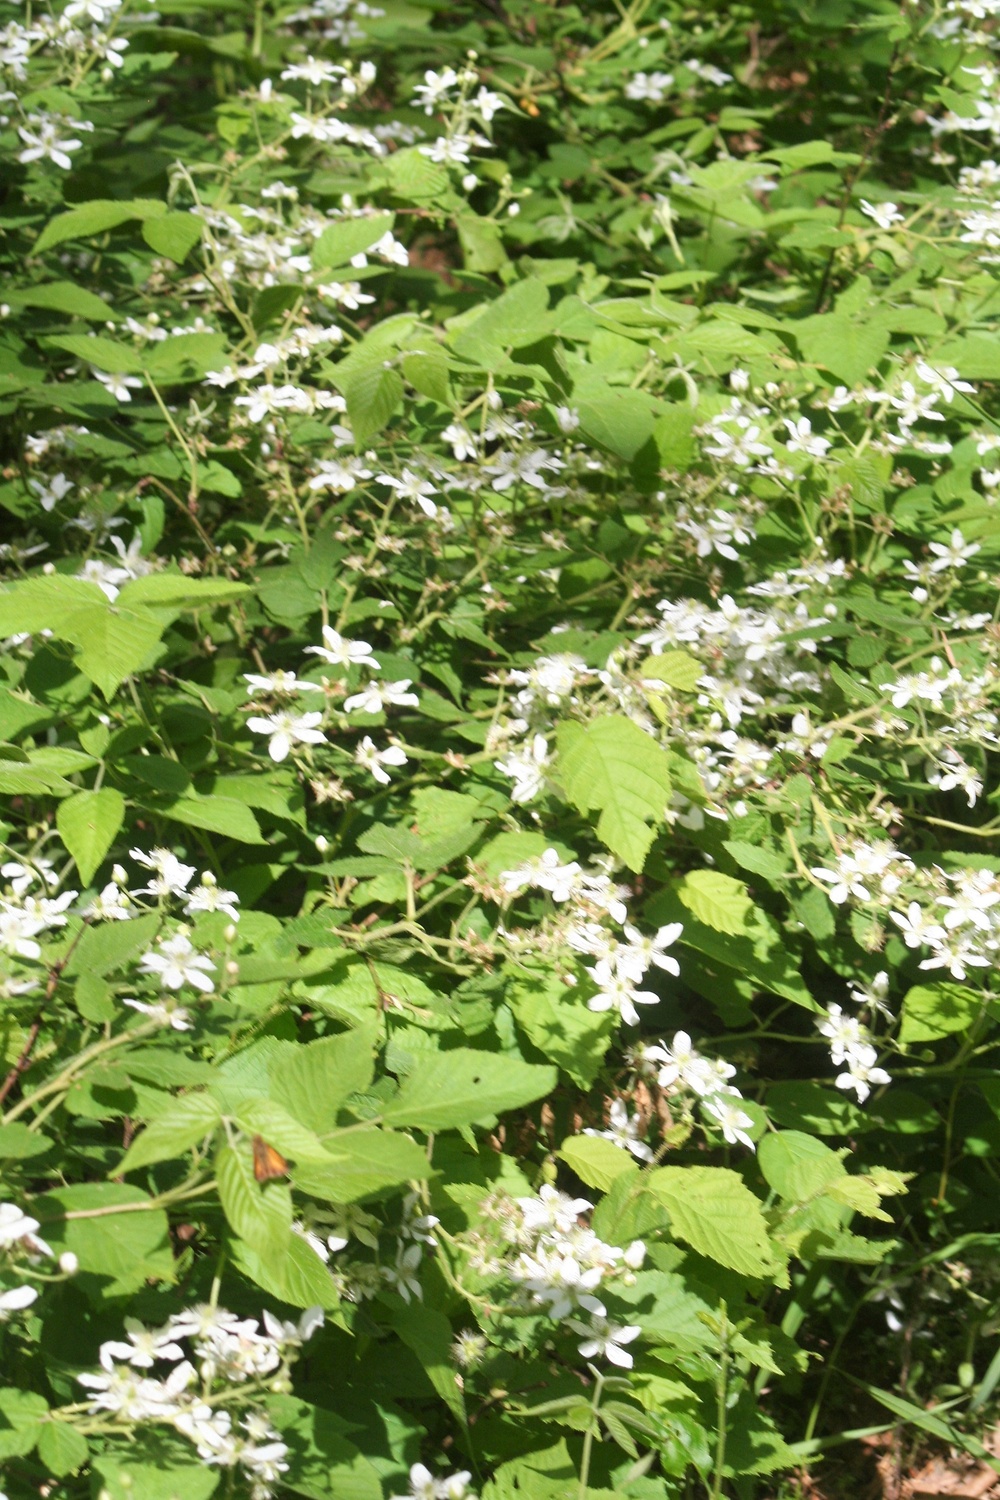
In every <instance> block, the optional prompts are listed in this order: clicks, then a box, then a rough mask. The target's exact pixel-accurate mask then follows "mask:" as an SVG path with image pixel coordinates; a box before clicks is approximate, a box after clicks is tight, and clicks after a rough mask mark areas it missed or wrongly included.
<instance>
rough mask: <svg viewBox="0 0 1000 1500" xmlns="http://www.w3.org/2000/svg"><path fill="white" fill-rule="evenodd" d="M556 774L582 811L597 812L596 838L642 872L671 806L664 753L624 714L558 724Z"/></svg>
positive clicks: (667, 765) (668, 775) (667, 770)
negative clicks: (583, 722) (654, 826)
mask: <svg viewBox="0 0 1000 1500" xmlns="http://www.w3.org/2000/svg"><path fill="white" fill-rule="evenodd" d="M557 735H558V743H559V752H560V755H559V767H558V770H559V776H560V779H561V781H562V784H563V786H564V787H565V789H566V794H567V796H568V797H569V800H570V801H571V802H572V803H573V805H574V806H575V807H578V808H579V809H580V811H581V812H584V813H587V812H599V813H600V817H599V819H598V822H597V834H598V837H599V838H600V839H601V841H602V842H603V843H604V844H606V845H607V847H608V848H609V849H610V850H611V852H612V853H613V854H617V855H618V857H619V858H620V859H623V860H624V861H625V863H626V864H627V865H628V866H629V867H630V868H631V869H633V870H636V871H641V869H642V867H643V865H644V864H645V862H646V855H647V854H648V853H649V848H650V845H651V844H652V842H653V830H652V829H651V828H650V827H649V825H650V824H651V823H653V824H656V823H660V822H662V820H663V817H664V814H665V812H666V810H667V807H668V805H669V802H670V793H671V782H670V763H669V760H668V758H667V754H666V751H665V750H662V749H661V748H660V746H659V745H657V743H656V741H655V740H653V739H652V738H651V737H650V736H649V735H648V734H645V733H644V732H643V731H642V730H641V729H640V728H639V727H638V725H637V724H633V722H632V720H631V719H628V718H626V717H625V716H624V714H609V715H607V717H605V718H602V719H595V720H594V721H593V722H592V723H591V724H589V725H588V726H587V728H586V729H581V728H580V727H579V725H577V724H572V723H570V722H569V721H563V722H562V723H560V724H559V726H558V729H557Z"/></svg>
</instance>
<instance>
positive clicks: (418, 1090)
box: [382, 1047, 557, 1131]
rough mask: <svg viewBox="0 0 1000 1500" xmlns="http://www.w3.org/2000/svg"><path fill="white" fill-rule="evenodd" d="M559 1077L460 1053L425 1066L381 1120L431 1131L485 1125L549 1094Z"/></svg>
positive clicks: (515, 1062)
mask: <svg viewBox="0 0 1000 1500" xmlns="http://www.w3.org/2000/svg"><path fill="white" fill-rule="evenodd" d="M556 1077H557V1074H556V1070H555V1068H548V1067H541V1066H539V1065H537V1064H535V1063H524V1062H521V1061H520V1059H518V1058H516V1057H505V1056H503V1055H501V1054H499V1053H495V1052H474V1051H472V1050H470V1049H469V1048H467V1047H456V1048H454V1049H453V1050H452V1051H450V1052H439V1053H435V1054H433V1055H431V1056H430V1057H428V1058H427V1059H426V1060H425V1061H423V1062H421V1064H420V1066H419V1067H418V1068H416V1069H415V1070H414V1072H413V1073H411V1074H410V1075H409V1077H407V1078H405V1079H404V1080H403V1082H402V1084H401V1085H400V1089H399V1093H398V1094H397V1095H396V1097H395V1098H394V1099H390V1100H389V1101H388V1103H387V1104H386V1105H385V1106H384V1108H383V1110H382V1118H383V1119H384V1120H385V1122H386V1124H388V1125H403V1126H413V1127H416V1128H417V1129H420V1130H427V1131H436V1130H448V1129H451V1128H454V1127H455V1126H457V1125H471V1124H473V1123H475V1122H476V1121H480V1122H484V1123H485V1122H488V1121H491V1120H493V1119H495V1117H496V1116H497V1115H499V1114H503V1113H504V1112H505V1111H506V1110H509V1109H520V1108H523V1106H524V1105H526V1104H530V1103H532V1102H533V1101H534V1100H535V1099H540V1098H541V1097H542V1096H543V1095H544V1094H548V1093H550V1092H551V1090H552V1089H553V1088H555V1084H556Z"/></svg>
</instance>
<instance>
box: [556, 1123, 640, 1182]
mask: <svg viewBox="0 0 1000 1500" xmlns="http://www.w3.org/2000/svg"><path fill="white" fill-rule="evenodd" d="M558 1154H559V1156H561V1157H562V1159H563V1161H564V1162H566V1164H567V1166H569V1167H571V1168H572V1170H573V1171H574V1172H575V1173H576V1175H577V1177H579V1179H580V1181H581V1182H585V1183H586V1184H587V1186H588V1187H595V1188H599V1189H600V1191H601V1192H602V1193H606V1192H607V1191H608V1189H609V1188H610V1187H611V1184H612V1183H613V1182H614V1181H615V1179H616V1178H617V1177H621V1176H622V1174H623V1173H624V1172H629V1171H631V1170H632V1168H633V1167H634V1166H635V1162H634V1160H633V1158H632V1154H631V1152H630V1151H623V1150H622V1149H621V1147H620V1146H615V1145H614V1144H613V1143H612V1142H611V1141H605V1140H602V1139H601V1138H600V1137H599V1136H592V1135H571V1136H570V1137H569V1139H568V1140H565V1141H563V1143H562V1145H561V1146H560V1147H559V1152H558Z"/></svg>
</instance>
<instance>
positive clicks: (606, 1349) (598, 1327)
mask: <svg viewBox="0 0 1000 1500" xmlns="http://www.w3.org/2000/svg"><path fill="white" fill-rule="evenodd" d="M567 1326H568V1327H570V1328H572V1330H573V1332H574V1333H582V1334H584V1335H585V1337H584V1340H583V1343H582V1344H580V1345H579V1349H580V1353H581V1355H582V1356H583V1358H584V1359H606V1360H609V1361H610V1363H611V1364H613V1365H617V1366H618V1368H619V1369H621V1370H631V1368H632V1365H633V1363H634V1361H633V1359H632V1356H631V1354H629V1353H628V1351H627V1350H626V1349H623V1348H622V1345H623V1344H631V1342H632V1340H633V1339H637V1338H638V1337H639V1335H640V1333H641V1332H642V1329H641V1328H639V1327H638V1326H637V1325H636V1324H634V1323H627V1324H624V1325H623V1324H620V1323H609V1322H608V1320H607V1318H605V1317H600V1316H598V1315H596V1314H593V1315H592V1316H591V1319H590V1323H589V1325H588V1324H586V1323H579V1322H577V1321H576V1319H575V1318H570V1319H568V1320H567Z"/></svg>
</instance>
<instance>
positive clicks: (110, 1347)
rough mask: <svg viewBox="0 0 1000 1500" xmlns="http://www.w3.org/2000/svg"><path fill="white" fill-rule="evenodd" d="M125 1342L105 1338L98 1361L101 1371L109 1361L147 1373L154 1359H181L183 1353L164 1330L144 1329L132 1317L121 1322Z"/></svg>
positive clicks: (107, 1366)
mask: <svg viewBox="0 0 1000 1500" xmlns="http://www.w3.org/2000/svg"><path fill="white" fill-rule="evenodd" d="M125 1332H126V1333H127V1334H128V1343H127V1344H126V1343H122V1342H120V1341H116V1340H114V1339H109V1340H108V1341H107V1343H104V1344H102V1345H101V1352H100V1361H101V1364H102V1366H103V1367H104V1369H105V1370H109V1369H110V1368H111V1364H112V1361H113V1360H116V1359H120V1360H124V1361H125V1363H126V1364H128V1365H134V1366H135V1367H136V1369H138V1370H148V1369H150V1368H151V1366H152V1365H154V1364H155V1363H156V1361H157V1360H158V1359H171V1360H177V1359H183V1358H184V1350H183V1349H182V1348H181V1346H180V1344H177V1343H175V1342H174V1340H173V1336H172V1334H171V1332H170V1330H169V1329H167V1328H146V1327H145V1326H144V1325H143V1324H142V1323H140V1322H139V1321H138V1320H137V1319H136V1318H126V1319H125Z"/></svg>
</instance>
